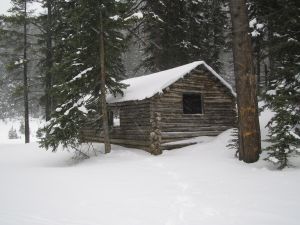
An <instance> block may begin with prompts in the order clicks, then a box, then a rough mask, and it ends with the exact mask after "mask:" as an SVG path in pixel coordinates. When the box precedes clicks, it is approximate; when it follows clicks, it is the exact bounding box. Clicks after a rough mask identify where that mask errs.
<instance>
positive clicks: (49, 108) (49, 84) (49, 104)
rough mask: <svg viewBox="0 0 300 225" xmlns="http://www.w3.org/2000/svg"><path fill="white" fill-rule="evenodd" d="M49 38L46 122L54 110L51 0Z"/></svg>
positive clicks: (48, 17) (48, 20)
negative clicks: (52, 93) (52, 94)
mask: <svg viewBox="0 0 300 225" xmlns="http://www.w3.org/2000/svg"><path fill="white" fill-rule="evenodd" d="M46 4H47V9H48V13H47V31H46V32H47V33H46V35H47V37H46V45H47V46H46V48H47V49H46V51H47V53H46V66H47V70H46V90H45V92H46V96H45V97H46V103H45V114H46V121H48V120H50V118H51V112H52V108H53V106H52V105H53V102H52V97H51V93H50V91H51V88H52V72H51V69H52V56H53V53H52V51H53V50H52V31H51V26H52V4H51V0H47V3H46Z"/></svg>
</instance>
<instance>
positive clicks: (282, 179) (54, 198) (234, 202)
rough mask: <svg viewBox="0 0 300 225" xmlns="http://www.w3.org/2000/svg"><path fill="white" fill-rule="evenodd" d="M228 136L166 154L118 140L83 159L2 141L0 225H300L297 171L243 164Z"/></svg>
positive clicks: (265, 116) (0, 153)
mask: <svg viewBox="0 0 300 225" xmlns="http://www.w3.org/2000/svg"><path fill="white" fill-rule="evenodd" d="M267 114H268V115H262V117H261V118H268V119H269V118H270V115H269V114H270V113H267ZM1 130H2V129H0V132H1ZM262 133H263V134H264V133H265V132H262ZM229 134H230V131H226V132H224V133H223V134H221V135H220V136H218V137H216V138H213V139H205V138H202V142H201V143H198V144H196V145H193V146H189V147H185V148H182V149H177V150H172V151H165V152H164V153H163V154H162V155H161V156H152V155H150V154H148V153H146V152H143V151H140V150H136V149H128V148H124V147H119V146H116V145H114V146H113V151H112V153H111V154H108V155H104V154H98V156H96V157H92V158H91V159H88V160H85V161H82V162H76V161H74V160H72V159H71V156H72V155H71V154H70V153H68V152H67V151H59V152H57V153H51V152H49V151H48V152H47V151H45V150H43V149H40V148H39V147H38V144H36V143H32V144H29V145H24V144H20V143H10V144H6V143H4V144H3V143H0V181H1V185H0V225H20V224H22V225H99V224H103V225H119V224H122V225H200V224H204V225H209V224H213V225H222V224H224V225H225V224H226V225H231V224H243V225H248V224H249V225H253V224H255V225H267V224H272V225H277V224H278V225H282V224H289V225H296V224H297V225H298V224H299V219H300V214H299V212H298V211H299V208H300V196H299V193H298V192H299V189H300V170H299V168H291V169H285V170H283V171H277V170H272V169H271V168H272V167H271V166H270V164H268V163H267V162H265V161H263V160H260V161H259V162H257V163H254V164H244V163H242V162H239V161H238V160H236V159H235V158H234V156H233V155H234V154H233V152H232V151H230V150H228V149H226V147H225V146H226V144H227V142H228V140H229ZM95 147H97V148H101V149H102V145H96V146H95ZM102 151H103V149H102Z"/></svg>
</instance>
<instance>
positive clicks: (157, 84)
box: [107, 61, 236, 105]
mask: <svg viewBox="0 0 300 225" xmlns="http://www.w3.org/2000/svg"><path fill="white" fill-rule="evenodd" d="M203 68H204V69H205V70H207V71H208V72H209V73H210V74H212V75H213V76H214V77H215V78H217V79H218V80H219V81H220V82H221V83H222V84H223V85H224V86H225V87H226V88H227V89H229V92H230V93H231V94H232V95H233V96H234V97H236V93H235V91H234V90H233V88H232V86H231V85H230V84H229V83H228V82H227V81H225V80H224V79H223V78H222V77H221V76H220V75H219V74H218V73H217V72H216V71H214V70H213V69H212V68H211V67H210V66H209V65H207V64H206V63H205V62H204V61H196V62H193V63H189V64H186V65H183V66H179V67H176V68H173V69H169V70H164V71H161V72H157V73H153V74H149V75H144V76H140V77H135V78H130V79H127V80H123V81H121V83H124V84H126V85H128V87H127V88H126V89H124V90H123V95H117V96H114V95H112V94H110V95H108V96H107V103H109V104H110V105H123V104H124V103H125V102H135V101H141V100H147V99H149V98H151V97H153V96H155V95H158V94H163V92H164V90H165V89H166V88H168V87H169V86H170V85H172V84H174V83H175V82H177V81H178V80H180V79H183V78H185V77H186V76H187V75H189V74H191V73H192V72H193V71H194V70H196V69H197V70H199V69H203Z"/></svg>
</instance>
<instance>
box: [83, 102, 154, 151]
mask: <svg viewBox="0 0 300 225" xmlns="http://www.w3.org/2000/svg"><path fill="white" fill-rule="evenodd" d="M109 108H110V109H112V110H113V109H116V108H117V109H119V114H120V126H119V127H110V138H111V143H112V144H119V145H123V146H127V147H136V148H141V149H145V150H147V151H148V150H149V145H150V139H149V134H150V101H149V100H147V99H145V100H142V101H130V102H122V103H114V104H111V105H110V106H109ZM99 127H100V125H99ZM81 133H82V136H83V141H85V142H89V141H90V142H102V141H103V138H102V134H101V129H96V128H95V127H92V126H91V125H89V124H87V126H85V127H83V128H82V129H81Z"/></svg>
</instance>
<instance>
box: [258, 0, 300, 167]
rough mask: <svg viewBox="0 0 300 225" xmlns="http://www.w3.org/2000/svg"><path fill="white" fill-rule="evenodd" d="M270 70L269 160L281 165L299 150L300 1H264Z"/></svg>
mask: <svg viewBox="0 0 300 225" xmlns="http://www.w3.org/2000/svg"><path fill="white" fill-rule="evenodd" d="M264 3H265V4H264V5H263V7H264V8H263V9H264V12H265V23H266V24H267V29H268V30H267V32H268V34H269V36H268V48H269V55H270V56H269V57H270V64H271V65H270V66H271V74H270V77H269V85H268V87H267V92H266V95H265V97H266V101H267V106H268V107H269V108H270V109H272V110H273V111H274V112H275V116H274V117H273V118H272V119H271V121H270V122H269V124H268V126H269V128H270V141H271V143H272V145H271V146H270V147H268V148H267V150H268V152H269V158H268V159H269V160H271V161H272V162H274V163H276V164H277V165H278V166H279V168H280V169H282V168H284V167H286V166H288V165H289V161H288V160H289V157H292V156H294V155H296V154H297V153H299V151H300V123H299V121H300V72H299V71H300V33H299V30H300V17H299V14H300V2H299V1H297V0H273V1H265V2H264Z"/></svg>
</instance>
